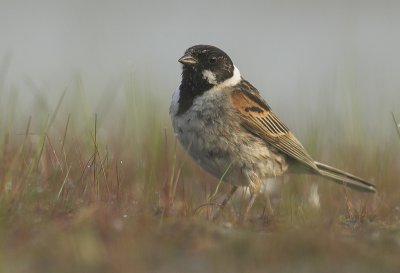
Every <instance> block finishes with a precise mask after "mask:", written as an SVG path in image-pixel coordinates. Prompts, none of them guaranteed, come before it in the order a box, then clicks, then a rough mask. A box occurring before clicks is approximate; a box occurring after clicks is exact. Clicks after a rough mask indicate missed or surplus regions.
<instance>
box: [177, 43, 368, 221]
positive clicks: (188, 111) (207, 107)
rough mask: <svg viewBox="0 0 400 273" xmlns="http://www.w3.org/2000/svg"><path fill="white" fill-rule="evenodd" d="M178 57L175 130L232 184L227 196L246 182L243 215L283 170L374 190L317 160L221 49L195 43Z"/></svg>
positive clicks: (211, 169)
mask: <svg viewBox="0 0 400 273" xmlns="http://www.w3.org/2000/svg"><path fill="white" fill-rule="evenodd" d="M179 61H180V62H181V63H182V64H183V72H182V82H181V85H180V86H179V88H178V89H177V90H176V91H175V93H174V96H173V100H172V103H171V107H170V114H171V118H172V124H173V127H174V130H175V133H176V135H177V137H178V139H179V140H180V142H181V144H182V145H183V147H184V148H186V149H187V150H188V152H189V154H190V155H191V156H192V157H193V158H194V159H195V160H196V161H197V162H198V163H199V165H200V166H202V167H203V168H204V169H205V170H207V171H208V172H210V173H211V174H213V175H214V176H216V177H217V178H221V177H222V176H223V180H224V181H225V182H228V183H231V184H232V185H233V186H234V187H233V189H232V191H231V193H230V194H229V195H228V199H229V198H230V196H231V195H232V194H233V193H234V192H235V190H236V189H237V187H238V186H248V187H250V191H251V193H252V198H251V199H250V201H249V205H248V206H247V209H246V212H245V215H246V214H247V213H248V211H249V210H250V208H251V206H252V204H253V202H254V199H255V198H256V196H257V194H258V193H259V190H260V185H261V184H262V183H265V181H266V179H268V178H271V177H276V176H281V175H283V174H285V173H299V172H303V173H310V174H315V175H320V176H322V177H325V178H328V179H329V180H331V181H334V182H337V183H340V184H344V185H346V186H349V187H351V188H353V189H356V190H359V191H367V192H375V186H374V185H373V184H372V183H370V182H368V181H366V180H365V179H362V178H359V177H357V176H354V175H352V174H350V173H347V172H344V171H342V170H339V169H336V168H334V167H331V166H328V165H325V164H322V163H319V162H317V161H315V160H314V159H313V158H312V157H311V156H310V155H309V154H308V152H307V151H306V149H305V148H304V147H303V145H302V144H301V143H300V141H299V140H298V139H297V138H296V137H295V136H294V134H293V133H292V132H291V131H290V130H289V128H288V127H287V126H286V125H285V124H284V123H283V122H281V121H280V119H279V118H278V117H277V116H276V115H275V114H274V113H273V112H272V110H271V108H270V107H269V105H268V104H267V103H266V102H265V101H264V99H263V98H262V97H261V96H260V93H259V91H258V90H257V89H256V88H255V87H254V86H252V85H251V84H250V83H249V82H248V81H246V80H244V79H243V78H242V76H241V74H240V72H239V70H238V69H237V68H236V67H235V66H234V65H233V62H232V60H231V59H230V58H229V56H228V55H227V54H226V53H225V52H223V51H222V50H220V49H218V48H216V47H214V46H207V45H197V46H194V47H191V48H189V49H188V50H187V51H186V52H185V55H184V56H183V57H182V58H180V59H179ZM227 201H228V200H227V199H226V200H225V201H224V203H223V204H226V202H227Z"/></svg>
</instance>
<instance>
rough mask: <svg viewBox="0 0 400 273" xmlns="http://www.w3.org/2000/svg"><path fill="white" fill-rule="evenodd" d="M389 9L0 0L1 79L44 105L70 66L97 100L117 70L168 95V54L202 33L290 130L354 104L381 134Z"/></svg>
mask: <svg viewBox="0 0 400 273" xmlns="http://www.w3.org/2000/svg"><path fill="white" fill-rule="evenodd" d="M399 12H400V4H398V2H396V1H250V2H248V1H236V0H235V1H229V2H227V1H210V0H203V1H178V0H174V1H168V2H167V1H122V0H120V1H50V0H48V1H46V0H39V1H7V0H1V1H0V37H1V43H0V60H1V69H2V71H1V75H2V81H1V83H2V85H3V86H4V87H5V88H3V93H7V92H13V91H12V90H18V100H20V101H22V102H24V103H25V105H29V102H30V101H32V100H33V99H34V97H35V92H36V93H37V91H33V90H39V92H41V94H42V95H43V94H44V96H45V97H46V99H47V100H48V101H49V102H50V105H52V104H54V103H55V102H56V100H57V99H58V98H59V97H60V94H61V93H62V92H63V90H64V89H66V90H67V95H68V93H69V91H68V88H70V87H71V85H73V82H74V81H75V79H76V77H78V76H79V77H80V78H81V79H83V82H84V84H85V87H86V90H87V91H88V92H89V94H90V96H89V97H90V101H91V102H92V103H94V104H96V103H97V101H98V100H99V99H101V97H102V96H109V97H110V98H111V97H116V98H117V97H118V94H119V90H120V89H121V84H122V82H123V80H122V79H123V77H126V75H134V77H135V79H136V80H137V81H138V82H140V85H141V86H145V87H146V92H153V93H154V94H155V95H156V98H158V99H160V101H162V102H168V103H169V99H170V97H171V94H172V92H173V91H174V89H175V88H176V86H177V85H178V84H179V81H180V65H179V63H178V62H177V59H178V58H179V57H180V56H181V55H182V54H183V52H184V50H185V49H186V48H188V47H189V46H192V45H194V44H199V43H203V44H212V45H216V46H218V47H220V48H222V49H223V50H224V51H226V52H227V53H228V54H229V55H230V56H231V57H232V59H233V60H234V62H235V64H236V66H237V67H238V68H239V69H240V70H241V72H242V75H243V76H244V77H245V78H246V79H247V80H249V81H251V82H252V83H253V84H254V85H255V86H256V87H257V88H258V89H259V90H260V91H261V92H262V94H263V96H264V97H265V98H266V99H267V101H268V103H269V104H270V105H271V106H272V107H273V109H274V110H275V111H276V112H277V113H278V114H279V115H280V116H281V117H282V119H283V120H285V121H286V122H287V123H288V124H289V126H290V127H292V128H293V127H294V129H295V130H299V131H300V132H299V133H300V134H301V129H300V128H301V127H302V126H301V124H302V123H303V122H308V121H309V120H310V119H311V118H313V117H314V118H318V119H319V118H320V117H321V115H328V118H327V122H328V121H329V120H330V119H331V118H335V119H336V120H343V119H346V117H349V116H354V115H357V120H358V121H357V123H358V122H362V123H364V127H365V128H366V130H367V131H366V132H367V133H368V134H372V135H375V134H378V135H380V134H386V133H387V134H388V135H389V134H390V135H392V134H393V131H390V130H388V128H392V129H393V126H392V125H393V124H392V120H391V117H390V112H392V111H394V112H395V113H396V111H397V113H398V112H399V110H398V101H399V99H400V95H399V93H400V90H399V88H400V77H399V63H400V51H399V48H400V32H399V26H400V16H398V15H399ZM70 93H71V92H70ZM6 98H7V94H3V95H2V100H3V101H7V99H6ZM113 100H114V99H113ZM321 100H322V101H325V102H326V105H324V106H322V107H321V105H320V102H321ZM26 103H27V104H26ZM115 103H118V102H117V100H116V102H115ZM165 105H167V103H165ZM326 107H328V108H326ZM21 108H23V109H25V110H26V111H28V112H29V111H30V110H29V109H30V108H29V107H28V106H26V107H21ZM321 110H323V113H321ZM324 110H326V111H324ZM21 112H24V111H21ZM326 112H329V113H326ZM165 114H166V115H167V113H165ZM316 115H318V116H316ZM360 117H361V118H360ZM296 127H298V128H296Z"/></svg>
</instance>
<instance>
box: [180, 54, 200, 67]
mask: <svg viewBox="0 0 400 273" xmlns="http://www.w3.org/2000/svg"><path fill="white" fill-rule="evenodd" d="M178 62H180V63H181V64H187V65H195V64H197V63H198V60H197V59H196V58H195V57H193V56H192V55H191V54H190V53H186V54H185V55H183V56H182V57H181V58H180V59H179V60H178Z"/></svg>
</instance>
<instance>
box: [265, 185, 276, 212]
mask: <svg viewBox="0 0 400 273" xmlns="http://www.w3.org/2000/svg"><path fill="white" fill-rule="evenodd" d="M265 202H266V206H267V213H268V218H269V217H273V216H274V214H275V212H274V208H273V207H272V203H271V194H270V193H269V192H268V191H266V193H265Z"/></svg>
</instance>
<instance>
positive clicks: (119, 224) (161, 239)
mask: <svg viewBox="0 0 400 273" xmlns="http://www.w3.org/2000/svg"><path fill="white" fill-rule="evenodd" d="M1 86H2V87H1V89H0V101H1V107H2V108H1V116H0V272H288V273H289V272H307V273H309V272H399V270H400V259H399V257H400V201H399V193H400V183H399V180H398V177H399V175H400V167H399V166H400V157H399V153H400V133H399V131H396V128H397V127H396V124H397V123H399V121H398V120H397V121H396V120H395V119H396V116H393V117H391V116H390V110H389V111H388V114H387V119H388V120H391V119H393V127H392V129H393V130H392V132H393V134H392V136H391V137H389V138H387V139H386V138H385V139H377V138H369V137H368V136H366V135H365V134H363V132H364V131H363V128H362V126H361V127H358V128H356V130H355V131H354V130H353V131H352V132H351V133H349V134H348V135H345V136H344V137H343V138H337V137H336V136H337V135H335V134H334V133H332V132H335V130H341V129H343V128H347V127H346V126H349V124H337V125H338V126H339V127H337V128H339V129H335V126H334V125H335V124H334V123H333V125H332V123H331V125H332V126H330V127H329V128H328V127H327V126H324V125H322V124H324V120H323V119H321V120H316V121H313V122H310V123H309V124H308V125H307V127H306V128H304V130H305V131H307V132H309V133H307V134H303V135H302V136H301V139H302V141H303V142H304V144H305V146H306V147H307V148H308V149H309V150H310V152H311V153H312V154H313V155H314V156H315V157H316V158H318V159H321V161H325V162H327V163H328V162H329V163H331V164H333V165H335V166H337V167H341V168H344V169H346V170H348V171H351V172H353V173H356V174H358V175H360V176H363V177H366V178H371V179H373V180H374V182H375V183H376V184H377V187H378V193H377V194H375V195H373V194H362V193H357V192H352V191H348V190H346V189H344V188H343V187H340V186H338V185H335V184H331V183H326V181H324V180H320V179H317V178H314V177H303V176H291V177H290V178H289V179H288V180H289V181H287V182H285V183H284V185H283V186H282V188H281V190H280V196H281V198H280V202H279V203H278V204H277V205H276V208H275V209H276V216H275V217H274V218H268V217H267V216H266V214H265V203H264V201H263V200H262V198H260V200H258V201H257V203H256V205H255V207H254V208H253V210H252V212H251V213H252V214H251V216H250V219H249V220H248V221H247V222H246V223H243V224H239V223H238V222H237V221H236V219H237V214H238V213H239V212H240V208H241V203H243V200H240V198H239V200H238V201H237V202H236V203H234V204H232V206H230V207H227V209H226V210H225V211H224V214H223V215H222V217H221V218H220V219H219V220H218V221H217V222H211V221H210V220H208V218H209V215H210V213H211V211H212V210H213V209H215V206H214V207H213V206H212V204H213V203H216V202H219V201H220V199H221V197H223V194H224V193H225V192H227V191H229V189H230V187H229V185H221V187H219V189H218V192H217V194H216V195H215V197H213V193H214V192H215V191H216V187H217V182H218V180H216V179H215V178H212V177H210V176H209V175H208V174H206V173H205V172H203V171H202V170H200V169H199V168H198V167H197V166H196V165H195V163H193V162H192V160H191V159H190V158H188V157H187V155H186V154H185V153H184V151H182V149H181V148H180V146H179V144H178V143H177V142H176V140H175V138H174V135H173V133H172V132H171V128H170V122H169V116H168V114H167V113H168V103H165V102H162V101H161V100H160V99H157V97H156V96H153V95H152V94H151V92H144V91H146V90H145V89H142V88H138V87H137V86H136V85H135V81H134V80H133V79H128V80H126V82H125V83H124V85H123V87H122V88H121V89H120V90H119V92H118V96H116V98H114V95H115V93H112V92H111V93H105V94H98V95H97V96H99V97H101V99H100V100H99V103H98V104H97V105H96V106H89V105H91V97H90V95H89V93H88V92H87V91H86V90H85V88H84V84H83V83H82V80H80V79H77V80H76V82H75V83H74V84H73V85H71V86H69V87H68V88H66V89H65V91H62V89H60V90H61V91H57V92H58V93H60V95H59V99H58V101H56V102H55V103H50V102H48V100H47V99H46V96H45V95H44V93H42V92H40V91H38V92H36V93H33V99H32V101H31V103H29V108H26V109H25V108H24V109H23V111H21V110H20V109H21V107H22V106H20V104H19V102H18V98H17V97H16V95H15V94H16V93H15V90H12V89H11V88H10V89H9V88H8V87H7V86H6V85H4V84H2V85H1ZM138 90H144V91H138ZM90 94H92V93H90ZM113 100H115V101H113ZM118 100H120V101H118ZM322 103H323V102H322ZM327 118H330V119H334V117H333V116H329V117H327ZM399 118H400V117H399ZM352 122H354V123H357V120H353V121H352ZM397 129H398V128H397ZM397 133H399V135H397ZM327 144H328V145H327ZM321 147H325V148H324V149H322V148H321ZM365 147H368V148H367V149H366V148H365ZM313 183H319V194H320V202H321V205H320V208H319V209H316V208H315V207H313V206H312V205H311V204H310V203H309V202H308V201H307V200H308V191H309V189H310V188H311V185H312V184H313Z"/></svg>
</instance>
